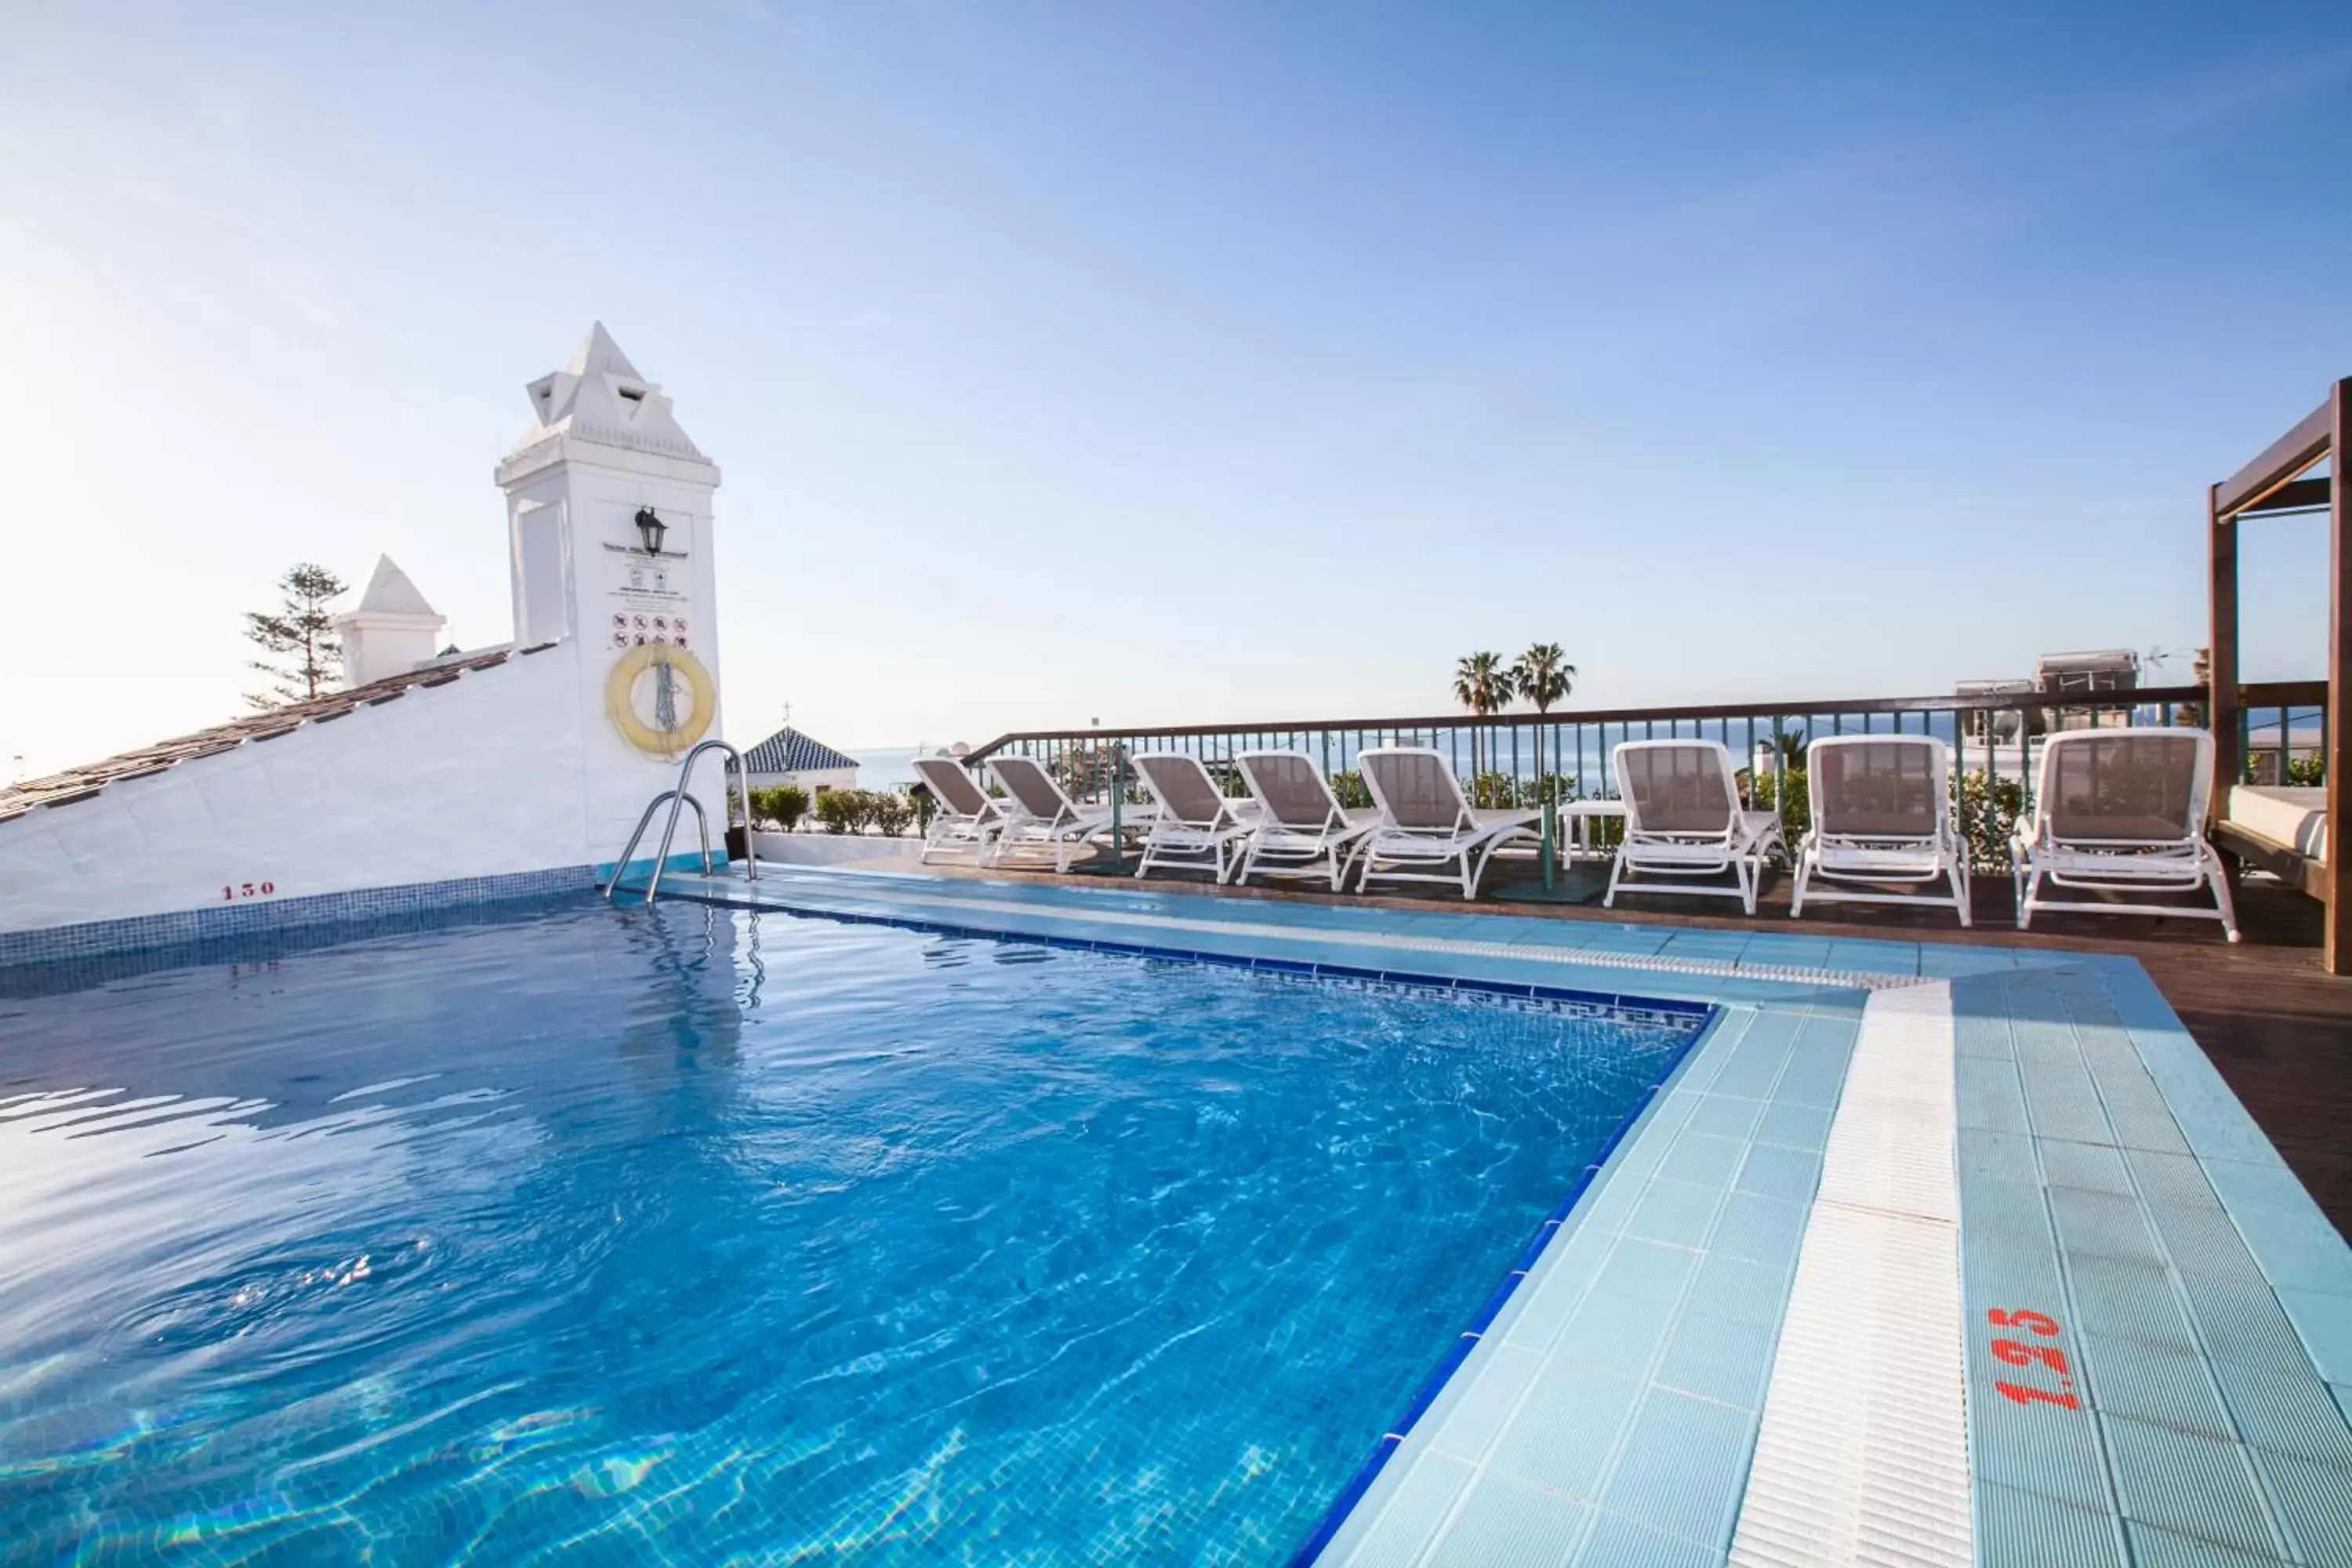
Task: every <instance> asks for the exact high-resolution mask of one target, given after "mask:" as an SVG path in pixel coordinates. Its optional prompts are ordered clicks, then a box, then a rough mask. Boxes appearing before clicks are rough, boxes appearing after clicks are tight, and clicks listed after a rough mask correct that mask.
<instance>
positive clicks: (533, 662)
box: [0, 642, 722, 931]
mask: <svg viewBox="0 0 2352 1568" xmlns="http://www.w3.org/2000/svg"><path fill="white" fill-rule="evenodd" d="M581 662H582V661H581V659H580V658H579V655H578V644H577V643H576V642H572V643H564V644H561V645H558V646H557V647H552V648H549V649H547V650H546V651H544V652H542V653H538V654H532V655H529V656H518V657H516V658H509V659H508V660H507V662H506V663H504V664H502V665H499V666H497V667H495V668H489V669H483V670H476V671H473V672H472V673H469V674H467V675H464V676H461V677H460V678H459V679H457V681H455V682H454V683H452V684H450V685H446V686H436V687H416V688H413V689H410V691H409V692H408V694H407V695H406V696H404V697H402V698H400V699H398V700H394V701H391V702H386V703H383V704H382V705H381V706H367V705H362V707H360V708H358V709H357V710H353V711H352V712H351V713H350V714H348V715H346V716H345V717H343V718H341V719H334V720H330V721H327V722H325V723H312V724H305V725H303V726H301V727H300V728H299V729H297V730H295V731H292V732H291V733H289V734H286V735H282V736H280V737H278V739H276V740H272V741H263V742H247V743H246V744H245V745H242V746H239V747H238V748H237V749H236V750H235V751H233V752H220V753H218V754H216V755H214V756H210V757H203V758H198V759H194V760H193V761H189V762H184V763H179V764H178V765H176V766H174V767H172V768H170V769H167V770H166V771H164V772H163V773H157V774H153V775H152V776H150V777H147V778H143V779H131V780H127V781H125V782H122V783H119V784H109V785H108V786H107V787H106V788H105V790H104V791H103V792H101V793H100V795H98V796H96V797H95V798H94V799H89V800H82V801H77V802H75V803H74V804H72V805H61V806H52V807H43V808H40V809H37V810H34V811H30V812H27V813H26V814H25V815H24V816H19V817H16V818H15V819H13V820H11V821H7V822H0V889H5V897H0V931H29V930H34V929H37V928H39V927H42V926H54V925H70V924H78V923H80V922H82V921H103V920H115V919H121V918H123V917H127V916H131V915H146V914H161V913H165V912H168V911H172V910H200V909H206V908H212V907H215V906H222V905H226V904H228V903H242V902H261V901H267V900H270V899H289V898H299V897H303V896H305V895H309V894H314V893H337V892H348V891H351V890H352V889H361V888H380V887H392V886H398V885H401V884H404V883H413V882H434V881H442V880H446V879H455V878H462V877H492V876H499V875H502V874H505V873H508V872H514V871H535V870H546V869H551V868H562V867H569V866H579V865H590V864H598V865H601V864H605V863H609V862H610V861H611V860H612V859H613V858H614V857H615V856H617V855H618V853H619V852H620V848H621V845H622V842H623V840H624V839H625V837H627V834H628V831H629V829H630V828H631V827H632V826H635V820H636V812H637V811H639V810H642V809H643V808H644V806H645V803H646V800H647V799H649V798H650V797H651V796H652V795H654V794H655V793H656V791H658V790H661V789H664V788H667V784H668V782H669V780H670V779H671V778H672V777H674V776H675V774H676V773H677V769H676V767H675V766H674V765H673V764H671V763H665V762H663V761H662V760H661V759H659V758H657V757H647V756H644V755H642V754H641V753H638V752H634V751H632V750H630V749H629V748H628V747H627V746H626V745H625V744H623V743H622V742H621V741H620V738H619V735H618V733H617V732H616V731H614V730H613V727H612V726H611V725H610V724H609V723H607V722H605V721H604V720H603V719H602V717H601V716H600V715H598V714H597V713H596V710H593V709H587V708H583V705H582V703H581V702H580V701H579V700H578V693H579V689H580V685H581V681H582V679H583V674H582V670H581V668H580V667H581ZM598 668H600V669H601V668H602V665H601V662H600V663H599V666H598ZM600 679H601V677H600ZM592 720H593V729H592V728H591V721H592ZM608 742H609V744H610V746H611V747H613V748H617V750H618V751H619V752H621V753H622V756H621V757H620V758H619V759H614V758H612V757H609V756H606V755H604V754H603V753H604V752H605V751H606V748H607V743H608ZM592 754H593V755H594V756H595V759H596V760H595V763H594V766H595V768H596V770H597V773H596V775H595V777H594V778H593V780H592V778H591V775H590V773H589V771H588V767H587V762H588V758H589V757H590V756H591V755H592ZM592 786H593V787H592ZM695 794H696V795H698V797H699V798H700V799H701V800H702V801H703V802H704V804H705V805H706V807H707V808H709V810H710V812H711V816H712V831H713V833H714V834H715V833H716V832H717V830H718V824H719V821H721V820H722V818H721V816H720V815H719V798H720V792H719V770H718V769H717V768H716V767H715V766H713V767H711V768H709V772H708V773H705V774H704V776H703V777H702V778H701V779H700V780H698V784H697V787H696V790H695ZM625 796H633V797H634V799H635V808H634V809H632V810H631V811H630V812H628V813H627V816H626V820H624V821H621V822H620V823H619V826H617V827H615V826H614V820H615V819H614V815H613V813H612V811H611V809H610V808H609V801H612V800H618V799H620V798H623V797H625ZM681 837H684V838H688V841H689V842H690V835H688V834H687V833H684V832H682V833H681ZM650 853H651V852H650V850H647V849H641V850H640V851H639V855H640V857H641V858H643V857H646V856H648V855H649V854H650ZM265 882H266V883H268V884H269V885H270V888H271V891H270V892H269V893H268V894H266V895H265V894H262V893H260V892H259V890H258V889H260V887H261V885H262V884H263V883H265ZM247 883H250V884H252V885H253V887H254V888H255V889H256V892H255V894H254V896H253V898H252V899H250V900H248V899H247V898H246V897H245V896H244V891H243V889H244V888H245V886H246V885H247ZM224 889H228V890H229V891H231V892H233V893H235V894H236V897H234V898H229V897H225V896H224Z"/></svg>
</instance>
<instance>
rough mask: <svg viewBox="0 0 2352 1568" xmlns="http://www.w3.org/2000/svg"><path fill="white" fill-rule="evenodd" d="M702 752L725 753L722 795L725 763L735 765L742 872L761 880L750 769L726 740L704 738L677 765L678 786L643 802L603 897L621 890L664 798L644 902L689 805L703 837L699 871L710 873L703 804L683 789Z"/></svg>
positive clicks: (721, 783)
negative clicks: (754, 838)
mask: <svg viewBox="0 0 2352 1568" xmlns="http://www.w3.org/2000/svg"><path fill="white" fill-rule="evenodd" d="M703 752H725V753H726V757H725V760H724V761H722V762H721V763H719V793H720V794H721V795H725V793H726V789H727V768H728V765H729V764H730V763H731V764H733V766H734V770H735V787H736V791H737V793H738V794H740V795H742V797H743V874H744V877H745V879H748V880H750V881H754V882H756V881H758V880H759V879H760V851H759V847H758V846H756V845H754V844H753V843H752V842H751V835H752V832H753V828H752V826H751V771H750V770H749V769H747V768H746V767H745V766H744V765H743V753H742V752H739V751H737V750H736V749H735V748H734V747H732V746H730V745H729V744H728V743H727V742H724V741H704V742H701V743H699V744H698V745H697V746H696V747H695V748H694V749H693V750H692V751H690V752H687V753H686V761H684V762H683V763H679V764H678V768H677V785H676V786H675V787H674V788H670V789H666V790H664V791H662V792H661V794H659V795H656V796H654V797H653V799H651V800H649V801H647V802H646V809H645V812H644V814H643V815H642V816H639V817H638V818H637V829H636V831H635V832H634V833H632V834H630V835H629V844H628V847H627V848H625V849H623V850H622V851H621V858H620V859H618V860H616V861H614V864H613V879H612V880H611V881H609V882H607V883H605V884H604V897H605V899H606V900H607V901H610V900H612V899H613V898H614V896H615V895H616V894H617V893H619V891H620V890H621V879H622V878H623V877H624V876H625V875H626V874H627V872H628V869H629V857H630V856H632V855H635V853H636V852H637V841H638V840H639V839H641V838H643V837H645V836H646V826H648V825H650V824H651V823H652V821H653V819H654V813H655V812H656V811H658V810H660V809H661V804H662V802H664V801H667V802H669V820H668V821H667V822H666V823H664V824H663V825H662V836H661V848H660V849H659V850H657V851H656V853H655V855H654V874H653V876H652V877H650V878H649V879H647V880H646V903H648V904H650V903H652V902H653V901H654V894H655V892H656V890H657V889H659V888H660V887H661V879H662V868H664V867H666V866H667V865H668V864H669V847H670V841H671V840H672V839H674V838H675V837H677V816H678V813H679V812H680V811H681V810H683V809H684V808H685V807H687V806H689V805H690V806H692V807H694V825H695V828H696V830H697V831H698V833H699V834H700V835H701V837H702V874H703V875H704V876H706V877H708V876H709V875H710V817H709V814H708V813H706V812H705V811H704V810H703V809H702V803H701V802H700V801H698V800H697V799H695V798H694V796H692V795H688V794H687V792H686V784H687V781H688V779H689V778H691V777H692V776H693V774H694V763H695V759H697V758H698V757H699V756H701V755H702V753H703ZM721 809H722V813H723V810H724V808H723V807H722V808H721Z"/></svg>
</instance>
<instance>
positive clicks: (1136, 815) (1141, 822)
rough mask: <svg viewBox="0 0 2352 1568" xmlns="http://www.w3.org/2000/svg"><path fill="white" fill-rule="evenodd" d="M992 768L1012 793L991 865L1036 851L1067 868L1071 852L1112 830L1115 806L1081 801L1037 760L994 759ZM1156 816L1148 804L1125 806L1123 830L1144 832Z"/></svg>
mask: <svg viewBox="0 0 2352 1568" xmlns="http://www.w3.org/2000/svg"><path fill="white" fill-rule="evenodd" d="M988 766H989V770H990V771H991V772H992V773H995V774H996V782H997V783H999V784H1003V786H1004V793H1005V795H1006V799H1004V800H1003V801H1000V802H998V803H997V805H998V806H999V808H1000V809H1001V810H1003V812H1004V826H1003V831H1001V832H1000V833H998V834H997V836H996V848H995V851H994V853H993V854H992V856H991V858H990V861H989V863H990V864H991V865H1002V864H1003V861H1004V858H1005V857H1006V856H1007V855H1009V854H1027V853H1029V852H1031V851H1036V852H1038V853H1039V854H1041V855H1043V856H1045V857H1050V858H1052V860H1053V862H1054V869H1055V870H1056V871H1067V870H1068V869H1069V868H1070V854H1071V851H1073V850H1075V849H1076V848H1077V847H1078V846H1080V845H1081V844H1085V843H1087V842H1088V841H1089V840H1091V839H1095V838H1100V837H1107V836H1108V834H1109V832H1110V830H1111V815H1112V813H1111V808H1110V807H1109V806H1108V805H1077V804H1076V803H1075V802H1073V801H1072V800H1071V799H1070V797H1069V796H1068V795H1066V794H1064V793H1063V791H1062V786H1061V785H1060V784H1056V783H1055V782H1054V775H1053V774H1051V773H1047V772H1046V771H1045V766H1044V765H1043V764H1042V763H1039V762H1037V760H1036V759H1035V758H1034V757H991V758H990V759H989V761H988ZM1152 815H1153V812H1152V808H1151V807H1150V806H1148V805H1123V806H1122V807H1121V809H1120V813H1119V816H1120V831H1121V832H1132V833H1141V832H1143V831H1144V830H1145V829H1146V828H1147V827H1149V826H1150V822H1151V818H1152Z"/></svg>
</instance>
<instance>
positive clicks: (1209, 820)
mask: <svg viewBox="0 0 2352 1568" xmlns="http://www.w3.org/2000/svg"><path fill="white" fill-rule="evenodd" d="M1135 771H1136V772H1137V773H1139V774H1141V775H1142V777H1143V787H1144V788H1146V789H1148V790H1150V792H1151V798H1152V799H1153V800H1155V801H1157V802H1159V803H1160V813H1159V815H1158V816H1154V817H1153V818H1152V819H1151V826H1150V831H1149V832H1148V833H1146V834H1145V836H1144V839H1143V858H1142V861H1141V863H1139V865H1138V866H1137V867H1136V868H1135V874H1136V875H1137V876H1139V877H1140V876H1142V875H1143V874H1144V873H1145V872H1146V871H1149V870H1150V869H1151V868H1152V867H1154V866H1174V867H1182V868H1189V869H1192V870H1205V871H1212V872H1213V873H1215V875H1216V879H1217V880H1218V881H1219V882H1223V880H1224V879H1226V877H1228V876H1230V875H1231V874H1232V872H1233V870H1234V867H1235V866H1237V865H1238V864H1239V863H1240V861H1241V858H1242V854H1243V849H1244V844H1243V841H1244V839H1246V838H1247V837H1249V835H1250V832H1251V830H1252V828H1253V826H1255V821H1256V817H1257V815H1258V814H1257V811H1256V808H1255V805H1254V804H1253V803H1251V802H1249V801H1242V800H1229V799H1227V798H1226V796H1225V795H1224V792H1223V791H1222V790H1220V789H1218V788H1217V781H1216V780H1214V779H1213V778H1211V777H1210V776H1209V770H1208V769H1206V768H1204V767H1202V765H1201V759H1200V758H1198V757H1193V756H1188V755H1186V754H1185V753H1183V752H1147V753H1145V754H1144V755H1142V756H1139V757H1138V758H1136V759H1135ZM1204 858H1205V860H1206V862H1207V863H1206V864H1205V865H1203V864H1202V861H1203V859H1204Z"/></svg>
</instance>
